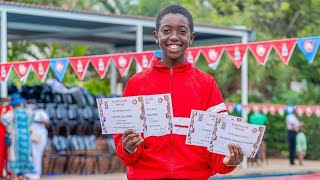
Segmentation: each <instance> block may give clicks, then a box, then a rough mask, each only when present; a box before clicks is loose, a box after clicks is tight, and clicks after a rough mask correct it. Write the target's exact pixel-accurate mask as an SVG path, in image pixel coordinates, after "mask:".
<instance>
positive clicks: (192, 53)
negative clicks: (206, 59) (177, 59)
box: [186, 48, 201, 65]
mask: <svg viewBox="0 0 320 180" xmlns="http://www.w3.org/2000/svg"><path fill="white" fill-rule="evenodd" d="M200 50H201V49H200V48H188V49H187V51H186V60H187V61H188V62H189V63H191V64H192V65H195V64H196V62H197V60H198V58H199V55H200Z"/></svg>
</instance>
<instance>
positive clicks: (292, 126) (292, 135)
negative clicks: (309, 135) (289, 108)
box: [286, 114, 300, 166]
mask: <svg viewBox="0 0 320 180" xmlns="http://www.w3.org/2000/svg"><path fill="white" fill-rule="evenodd" d="M286 123H287V130H288V142H289V160H290V165H292V166H293V165H295V163H294V159H295V155H296V136H297V133H298V131H299V127H300V121H299V120H298V118H297V117H296V116H295V115H294V114H288V115H287V117H286Z"/></svg>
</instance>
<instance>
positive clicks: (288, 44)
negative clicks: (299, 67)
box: [271, 39, 297, 64]
mask: <svg viewBox="0 0 320 180" xmlns="http://www.w3.org/2000/svg"><path fill="white" fill-rule="evenodd" d="M271 43H272V46H273V48H274V50H275V51H276V52H277V54H278V56H279V57H280V58H281V60H282V62H283V63H285V64H288V63H289V61H290V58H291V55H292V53H293V50H294V48H295V47H296V43H297V39H285V40H278V41H272V42H271Z"/></svg>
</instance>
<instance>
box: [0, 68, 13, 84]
mask: <svg viewBox="0 0 320 180" xmlns="http://www.w3.org/2000/svg"><path fill="white" fill-rule="evenodd" d="M11 67H12V64H11V63H7V64H0V73H1V75H0V80H1V81H2V82H6V81H7V80H8V77H9V75H10V72H11Z"/></svg>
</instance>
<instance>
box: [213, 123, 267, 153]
mask: <svg viewBox="0 0 320 180" xmlns="http://www.w3.org/2000/svg"><path fill="white" fill-rule="evenodd" d="M264 132H265V126H260V125H254V124H248V123H244V122H238V121H228V120H225V119H222V118H220V119H216V122H215V125H214V131H213V135H212V139H211V142H210V145H212V146H209V147H208V150H209V151H211V152H214V153H218V154H223V155H227V156H229V155H230V151H229V148H228V144H235V145H239V146H240V148H241V149H242V151H243V153H244V156H245V157H255V155H256V154H257V151H258V149H259V147H260V144H261V141H262V138H263V135H264Z"/></svg>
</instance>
